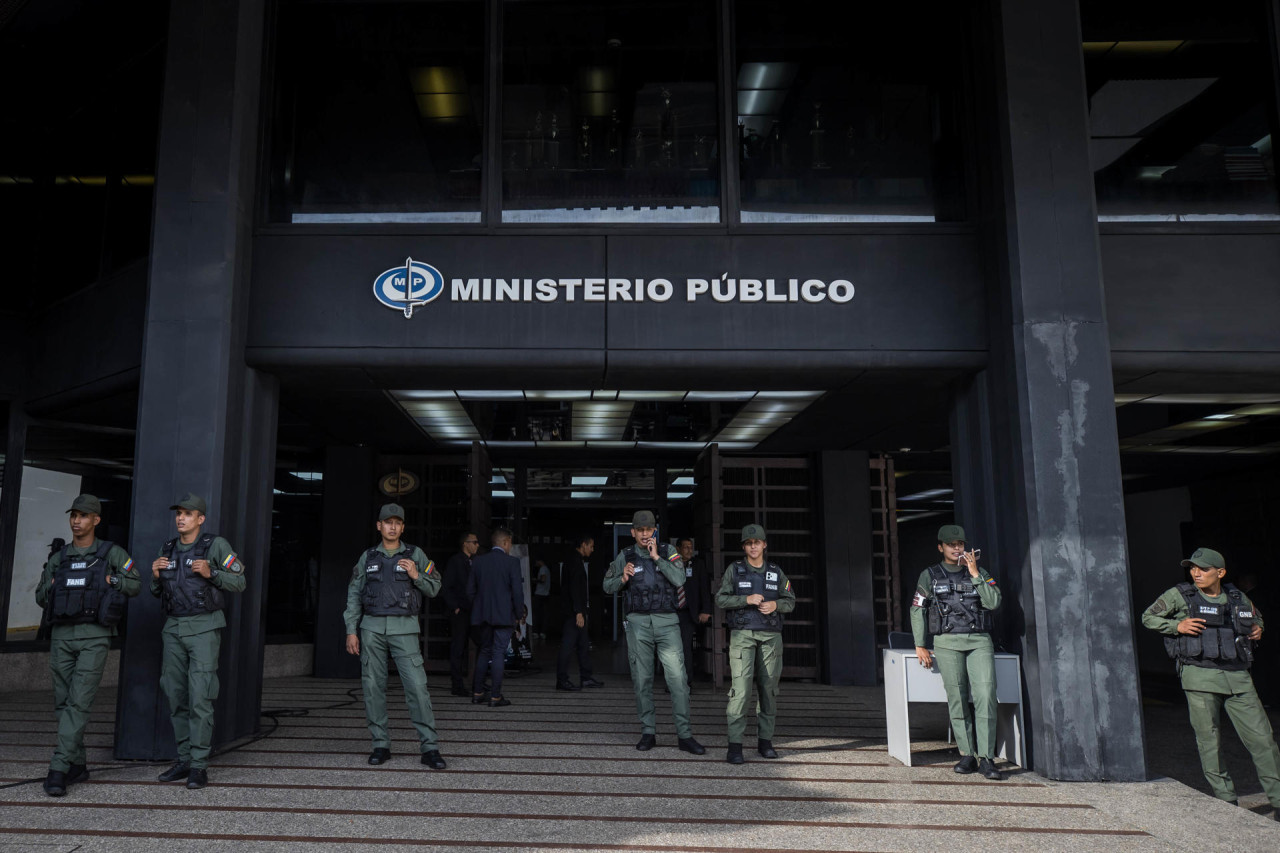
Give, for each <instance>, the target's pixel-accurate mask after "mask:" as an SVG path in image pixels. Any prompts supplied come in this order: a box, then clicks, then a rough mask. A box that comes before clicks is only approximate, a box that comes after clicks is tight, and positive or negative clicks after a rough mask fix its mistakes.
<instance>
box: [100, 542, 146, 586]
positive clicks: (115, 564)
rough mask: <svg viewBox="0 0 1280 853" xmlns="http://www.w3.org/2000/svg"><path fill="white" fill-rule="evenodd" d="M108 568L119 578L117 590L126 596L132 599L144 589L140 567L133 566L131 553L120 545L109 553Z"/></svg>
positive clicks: (113, 546) (114, 546)
mask: <svg viewBox="0 0 1280 853" xmlns="http://www.w3.org/2000/svg"><path fill="white" fill-rule="evenodd" d="M107 566H108V567H109V568H110V569H111V574H113V575H114V576H115V577H116V578H117V580H116V589H118V590H120V591H121V592H123V593H124V594H125V595H127V596H129V597H130V598H132V597H133V596H135V595H137V594H138V592H139V591H140V590H141V589H142V575H140V574H138V567H137V566H135V565H134V564H133V560H132V559H131V558H130V557H129V553H128V552H127V551H125V550H124V549H123V548H121V547H120V546H119V545H112V546H111V550H110V551H108V552H107Z"/></svg>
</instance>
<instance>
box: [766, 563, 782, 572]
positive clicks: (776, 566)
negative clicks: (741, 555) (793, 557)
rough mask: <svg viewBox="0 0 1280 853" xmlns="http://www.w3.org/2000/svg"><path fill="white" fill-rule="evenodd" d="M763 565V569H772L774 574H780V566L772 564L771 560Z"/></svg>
mask: <svg viewBox="0 0 1280 853" xmlns="http://www.w3.org/2000/svg"><path fill="white" fill-rule="evenodd" d="M764 565H765V568H767V569H773V570H774V571H775V572H781V571H782V566H779V565H778V564H777V563H775V562H773V561H772V560H769V561H768V562H766V563H765V564H764Z"/></svg>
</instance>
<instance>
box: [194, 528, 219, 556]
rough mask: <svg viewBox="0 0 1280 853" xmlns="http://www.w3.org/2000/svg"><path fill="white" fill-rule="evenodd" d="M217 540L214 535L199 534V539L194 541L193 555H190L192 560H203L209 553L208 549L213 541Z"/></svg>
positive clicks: (216, 535)
mask: <svg viewBox="0 0 1280 853" xmlns="http://www.w3.org/2000/svg"><path fill="white" fill-rule="evenodd" d="M217 538H218V534H216V533H201V534H200V538H199V539H197V540H196V547H195V553H194V554H192V555H191V558H192V559H193V560H203V559H204V558H205V555H206V554H208V553H209V548H210V547H212V545H213V540H214V539H217Z"/></svg>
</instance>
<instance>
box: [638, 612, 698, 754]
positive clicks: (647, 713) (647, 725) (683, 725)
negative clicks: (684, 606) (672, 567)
mask: <svg viewBox="0 0 1280 853" xmlns="http://www.w3.org/2000/svg"><path fill="white" fill-rule="evenodd" d="M655 651H656V652H657V655H658V661H659V662H660V663H661V664H662V672H663V676H664V677H665V678H666V682H667V690H669V691H670V692H671V714H672V716H673V717H675V721H676V737H681V738H690V737H693V727H692V726H690V725H689V680H688V676H687V675H686V674H685V669H684V642H683V640H682V639H681V636H680V619H679V617H677V616H676V614H674V613H630V614H628V615H627V654H628V656H629V657H630V659H631V687H632V689H634V690H635V694H636V713H637V714H638V715H639V717H640V733H641V734H647V735H651V734H657V732H658V729H657V725H656V722H655V718H654V712H653V656H654V652H655Z"/></svg>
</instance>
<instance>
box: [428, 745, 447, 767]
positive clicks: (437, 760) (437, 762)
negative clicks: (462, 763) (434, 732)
mask: <svg viewBox="0 0 1280 853" xmlns="http://www.w3.org/2000/svg"><path fill="white" fill-rule="evenodd" d="M422 763H423V764H425V765H427V766H428V767H430V768H431V769H432V770H443V769H445V768H446V767H448V766H449V765H448V764H445V763H444V759H443V758H441V757H440V750H438V749H433V750H431V751H430V752H424V753H422Z"/></svg>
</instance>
